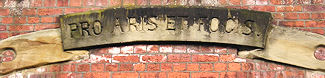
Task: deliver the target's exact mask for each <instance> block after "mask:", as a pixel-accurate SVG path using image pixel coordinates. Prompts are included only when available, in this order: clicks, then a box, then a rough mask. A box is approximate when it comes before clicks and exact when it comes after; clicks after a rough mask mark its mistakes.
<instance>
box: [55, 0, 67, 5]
mask: <svg viewBox="0 0 325 78" xmlns="http://www.w3.org/2000/svg"><path fill="white" fill-rule="evenodd" d="M68 3H69V0H57V5H56V6H57V7H67V6H68Z"/></svg>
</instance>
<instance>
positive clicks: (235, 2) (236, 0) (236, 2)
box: [229, 0, 240, 5]
mask: <svg viewBox="0 0 325 78" xmlns="http://www.w3.org/2000/svg"><path fill="white" fill-rule="evenodd" d="M229 3H230V5H240V0H229Z"/></svg>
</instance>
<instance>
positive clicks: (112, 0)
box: [110, 0, 122, 6]
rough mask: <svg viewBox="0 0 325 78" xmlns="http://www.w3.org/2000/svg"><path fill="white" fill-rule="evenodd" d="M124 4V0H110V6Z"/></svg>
mask: <svg viewBox="0 0 325 78" xmlns="http://www.w3.org/2000/svg"><path fill="white" fill-rule="evenodd" d="M121 4H122V0H110V6H120V5H121Z"/></svg>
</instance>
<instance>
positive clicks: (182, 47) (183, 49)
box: [173, 45, 186, 53]
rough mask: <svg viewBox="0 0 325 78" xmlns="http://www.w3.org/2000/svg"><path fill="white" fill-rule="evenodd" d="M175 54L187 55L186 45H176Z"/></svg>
mask: <svg viewBox="0 0 325 78" xmlns="http://www.w3.org/2000/svg"><path fill="white" fill-rule="evenodd" d="M173 52H174V53H186V45H175V46H174V50H173Z"/></svg>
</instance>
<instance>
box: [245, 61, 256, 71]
mask: <svg viewBox="0 0 325 78" xmlns="http://www.w3.org/2000/svg"><path fill="white" fill-rule="evenodd" d="M242 70H243V71H250V70H254V64H253V63H242Z"/></svg>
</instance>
